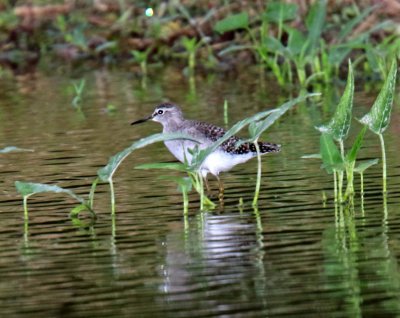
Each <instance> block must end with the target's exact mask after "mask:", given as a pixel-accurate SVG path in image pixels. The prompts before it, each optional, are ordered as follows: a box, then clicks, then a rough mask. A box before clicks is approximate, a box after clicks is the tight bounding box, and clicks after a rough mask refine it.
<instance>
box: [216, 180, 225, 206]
mask: <svg viewBox="0 0 400 318" xmlns="http://www.w3.org/2000/svg"><path fill="white" fill-rule="evenodd" d="M216 178H217V180H218V188H219V193H218V199H219V201H224V184H223V182H222V181H221V179H220V178H219V176H216Z"/></svg>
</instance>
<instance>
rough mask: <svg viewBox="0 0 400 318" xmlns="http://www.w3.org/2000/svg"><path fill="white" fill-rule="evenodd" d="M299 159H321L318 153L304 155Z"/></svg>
mask: <svg viewBox="0 0 400 318" xmlns="http://www.w3.org/2000/svg"><path fill="white" fill-rule="evenodd" d="M300 158H301V159H322V156H321V154H320V153H312V154H309V155H304V156H301V157H300Z"/></svg>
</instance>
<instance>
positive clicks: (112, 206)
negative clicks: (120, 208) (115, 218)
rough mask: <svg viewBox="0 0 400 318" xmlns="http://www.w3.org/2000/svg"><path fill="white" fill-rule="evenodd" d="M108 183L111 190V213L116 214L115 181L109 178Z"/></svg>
mask: <svg viewBox="0 0 400 318" xmlns="http://www.w3.org/2000/svg"><path fill="white" fill-rule="evenodd" d="M108 183H109V184H110V192H111V214H112V215H114V214H115V193H114V183H113V181H112V179H111V178H110V179H109V180H108Z"/></svg>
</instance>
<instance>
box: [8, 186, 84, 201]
mask: <svg viewBox="0 0 400 318" xmlns="http://www.w3.org/2000/svg"><path fill="white" fill-rule="evenodd" d="M15 188H16V189H17V191H18V193H20V194H21V195H22V196H23V197H28V196H31V195H32V194H37V193H43V192H53V193H65V194H68V195H69V196H71V197H73V198H74V199H76V200H77V201H79V202H81V203H84V202H85V200H84V199H83V198H81V197H80V196H77V195H76V194H75V193H74V192H72V191H71V190H68V189H64V188H61V187H59V186H56V185H49V184H43V183H32V182H22V181H15Z"/></svg>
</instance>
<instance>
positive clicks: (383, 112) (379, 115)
mask: <svg viewBox="0 0 400 318" xmlns="http://www.w3.org/2000/svg"><path fill="white" fill-rule="evenodd" d="M396 76H397V62H396V59H394V60H393V62H392V65H391V67H390V71H389V74H388V76H387V78H386V81H385V83H384V84H383V87H382V89H381V91H380V93H379V95H378V97H377V99H376V100H375V103H374V104H373V105H372V108H371V110H370V112H369V113H367V114H366V115H364V117H362V118H361V119H360V122H361V123H363V124H364V125H367V126H368V128H369V129H370V130H371V131H372V132H374V133H375V134H378V135H379V134H383V132H384V131H385V130H386V128H387V127H388V126H389V123H390V113H391V112H392V105H393V96H394V91H395V88H396Z"/></svg>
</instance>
